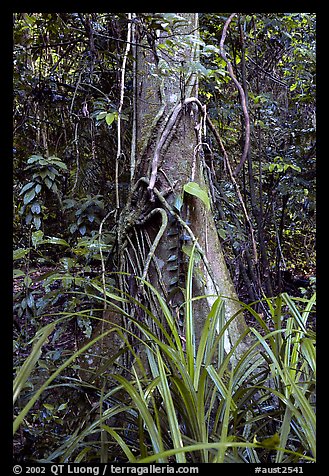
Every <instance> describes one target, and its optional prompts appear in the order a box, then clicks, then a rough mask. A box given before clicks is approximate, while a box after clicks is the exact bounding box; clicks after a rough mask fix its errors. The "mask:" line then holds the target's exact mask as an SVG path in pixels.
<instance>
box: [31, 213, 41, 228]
mask: <svg viewBox="0 0 329 476" xmlns="http://www.w3.org/2000/svg"><path fill="white" fill-rule="evenodd" d="M33 223H34V226H35V227H36V229H37V230H39V229H40V226H41V218H40V217H39V216H34V217H33Z"/></svg>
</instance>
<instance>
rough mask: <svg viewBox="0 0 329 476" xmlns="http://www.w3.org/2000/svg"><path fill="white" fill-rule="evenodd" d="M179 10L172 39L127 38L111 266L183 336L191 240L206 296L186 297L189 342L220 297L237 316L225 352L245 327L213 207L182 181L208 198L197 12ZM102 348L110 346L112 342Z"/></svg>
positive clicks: (198, 287)
mask: <svg viewBox="0 0 329 476" xmlns="http://www.w3.org/2000/svg"><path fill="white" fill-rule="evenodd" d="M181 16H182V17H184V20H185V21H184V22H177V24H176V26H173V28H172V34H174V35H175V36H174V40H173V36H172V34H170V35H169V34H168V33H167V32H166V31H160V32H157V37H156V38H154V36H153V37H152V41H153V42H151V43H150V41H149V40H150V39H149V38H148V37H147V36H146V31H145V30H143V28H142V27H140V28H139V30H138V31H137V32H136V34H137V37H136V38H135V40H134V41H135V42H136V43H138V44H140V46H139V47H137V49H136V50H137V51H136V81H135V84H136V91H135V101H136V103H135V119H136V124H135V130H136V134H135V136H136V144H135V145H134V146H133V150H136V157H133V173H132V175H133V180H132V186H131V194H130V197H129V200H128V201H127V204H126V206H125V208H124V209H123V211H122V213H121V215H120V219H119V224H118V230H117V256H118V263H117V266H118V269H119V270H120V271H121V272H122V273H126V275H123V274H121V275H120V282H119V285H120V288H121V289H122V291H125V292H127V293H128V294H129V295H130V296H132V297H134V298H136V299H137V300H139V301H141V302H143V303H145V305H147V306H148V308H149V309H151V311H152V313H153V314H154V315H155V316H156V317H158V318H159V319H161V311H160V310H159V305H158V303H157V302H156V301H153V298H152V295H150V293H148V292H147V289H145V287H143V286H141V285H140V281H138V280H135V279H134V277H135V276H139V277H142V278H144V279H146V280H147V281H149V282H150V283H151V284H152V285H153V286H154V287H155V288H156V289H157V290H158V291H159V292H160V293H161V295H162V296H163V297H164V299H165V300H166V302H167V305H168V306H169V308H170V309H171V311H172V313H173V315H174V316H176V318H177V319H178V323H179V325H180V326H181V332H182V336H183V334H184V318H183V316H182V315H180V313H179V309H180V306H181V304H182V303H183V301H184V295H183V292H182V290H181V289H182V287H184V284H185V282H184V280H185V277H186V272H187V259H186V256H185V255H184V253H183V252H182V245H184V244H186V243H189V244H191V243H193V242H195V241H197V246H198V249H199V251H200V253H201V256H202V259H200V260H199V262H198V264H195V273H194V277H193V295H194V296H198V295H200V296H205V295H206V296H207V298H206V299H202V300H196V301H195V302H194V303H193V316H194V326H195V333H196V343H198V340H199V338H200V335H201V331H202V328H203V325H204V321H205V319H206V316H207V314H208V313H209V311H210V309H211V306H212V304H213V303H214V301H215V299H216V297H217V296H218V295H221V296H223V299H224V300H225V315H226V319H229V318H231V317H232V316H233V315H234V314H238V316H237V317H236V318H235V319H234V320H233V321H232V324H231V325H230V327H229V330H228V332H226V333H225V350H226V352H229V351H230V350H231V348H232V345H234V343H235V342H236V341H237V340H238V339H239V337H240V336H241V335H242V334H243V332H244V331H245V330H246V323H245V320H244V317H243V314H242V312H241V307H240V304H239V303H238V297H237V294H236V292H235V289H234V286H233V282H232V280H231V277H230V275H229V272H228V269H227V267H226V263H225V259H224V256H223V253H222V249H221V244H220V239H219V236H218V233H217V230H216V226H215V222H214V218H213V213H212V210H211V208H210V209H207V207H206V205H205V203H203V202H202V201H201V200H200V199H199V198H198V197H196V196H192V195H189V194H187V193H184V192H183V190H184V185H185V184H187V183H189V182H196V183H197V184H198V185H199V186H200V187H201V188H202V189H203V190H205V191H206V193H207V195H208V197H209V200H211V198H210V194H209V190H208V188H209V187H208V184H207V182H206V179H205V177H206V173H205V172H206V169H205V167H206V166H205V163H204V160H203V151H202V130H201V129H203V127H205V110H204V109H203V107H202V105H201V103H200V102H199V100H198V98H197V91H198V78H197V75H196V74H195V64H196V60H197V59H198V58H197V55H198V51H197V44H198V43H197V39H198V36H197V35H198V33H197V14H195V13H184V14H181ZM169 39H170V41H171V42H173V41H174V43H171V44H172V45H173V50H172V51H169V50H166V49H165V48H163V47H161V45H165V44H166V40H169ZM159 45H160V46H159ZM200 128H201V129H200ZM126 276H128V277H126ZM127 311H128V312H129V314H131V315H133V317H135V318H136V319H138V320H141V319H145V318H147V316H146V315H143V313H142V312H141V310H140V309H132V308H129V309H127ZM106 318H107V319H109V320H110V321H111V320H117V319H118V316H117V314H116V313H112V314H111V311H109V310H107V314H106ZM110 337H111V335H110ZM104 347H105V348H107V347H111V348H112V349H113V347H115V345H114V346H113V343H112V344H110V346H104ZM244 350H245V345H244V344H240V345H239V346H238V349H237V352H236V355H235V357H234V359H235V358H237V357H238V355H239V354H240V353H241V352H243V351H244Z"/></svg>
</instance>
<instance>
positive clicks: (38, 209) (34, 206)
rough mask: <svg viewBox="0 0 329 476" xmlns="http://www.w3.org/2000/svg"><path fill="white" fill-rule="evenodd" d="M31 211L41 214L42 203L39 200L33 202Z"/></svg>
mask: <svg viewBox="0 0 329 476" xmlns="http://www.w3.org/2000/svg"><path fill="white" fill-rule="evenodd" d="M31 212H32V213H34V214H35V215H39V213H40V212H41V207H40V203H38V202H34V203H32V205H31Z"/></svg>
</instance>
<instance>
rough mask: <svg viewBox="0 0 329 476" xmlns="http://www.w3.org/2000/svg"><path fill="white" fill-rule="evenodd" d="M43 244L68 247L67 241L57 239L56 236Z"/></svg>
mask: <svg viewBox="0 0 329 476" xmlns="http://www.w3.org/2000/svg"><path fill="white" fill-rule="evenodd" d="M44 243H49V244H51V245H63V246H70V245H69V244H68V242H67V241H65V240H63V239H62V238H57V237H56V236H50V237H49V238H47V239H46V240H44Z"/></svg>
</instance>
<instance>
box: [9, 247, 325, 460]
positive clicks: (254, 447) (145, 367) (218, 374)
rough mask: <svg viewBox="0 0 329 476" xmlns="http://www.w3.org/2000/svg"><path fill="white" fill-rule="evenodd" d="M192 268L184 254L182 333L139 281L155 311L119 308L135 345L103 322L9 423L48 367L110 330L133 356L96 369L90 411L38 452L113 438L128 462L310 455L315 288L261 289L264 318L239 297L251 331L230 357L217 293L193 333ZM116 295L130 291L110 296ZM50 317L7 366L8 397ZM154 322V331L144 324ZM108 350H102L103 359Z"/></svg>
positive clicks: (77, 450)
mask: <svg viewBox="0 0 329 476" xmlns="http://www.w3.org/2000/svg"><path fill="white" fill-rule="evenodd" d="M192 276H193V254H192V256H191V259H190V264H189V270H188V275H187V284H186V294H185V295H186V301H185V304H184V307H185V328H184V335H182V332H181V329H180V328H179V326H178V324H177V321H176V319H175V317H174V316H173V315H172V314H171V312H170V310H169V308H168V306H167V304H166V302H165V301H164V299H163V298H162V297H161V295H160V294H159V293H158V291H157V290H156V289H155V288H154V287H153V286H152V285H151V284H150V283H148V282H145V281H144V286H146V287H147V288H148V291H149V292H151V293H152V294H153V297H154V298H155V299H156V301H157V303H158V306H159V309H160V310H161V315H162V319H161V320H159V319H158V318H157V317H155V316H154V315H153V314H152V313H151V312H150V311H148V312H147V316H148V317H147V319H148V322H138V321H137V320H136V319H134V318H132V317H131V316H129V315H127V314H126V315H125V317H126V319H127V318H128V319H130V321H131V322H132V323H133V324H134V327H133V329H135V330H136V332H134V331H129V333H130V337H134V339H135V342H138V346H137V347H138V349H137V350H136V348H135V347H134V348H133V347H132V346H131V344H129V340H128V339H127V337H126V333H127V331H126V329H124V328H123V327H120V326H112V327H111V328H110V329H109V330H107V331H106V332H104V333H103V334H101V335H99V336H97V337H96V338H95V339H93V340H91V341H90V342H88V343H87V345H85V346H84V347H83V348H81V349H80V350H79V351H78V352H76V353H74V354H73V355H72V356H71V357H70V358H69V359H68V360H67V361H66V362H64V363H63V364H62V365H61V366H60V367H59V368H58V369H57V370H56V372H54V373H53V374H52V375H51V376H50V377H49V378H48V379H47V380H46V381H45V382H44V384H43V385H42V386H40V388H39V389H38V390H37V391H36V392H35V393H34V395H33V396H32V397H31V398H30V399H29V401H28V403H27V404H26V405H25V407H24V408H23V409H21V410H20V412H19V413H18V416H17V417H16V420H15V426H14V428H15V430H17V428H18V427H19V425H20V424H22V422H23V420H24V418H26V416H27V414H28V412H29V411H30V410H31V408H32V407H33V405H34V403H35V402H36V401H37V400H38V398H39V397H40V395H41V393H42V392H44V391H45V390H47V389H49V388H50V384H51V383H52V382H53V381H54V380H55V379H56V377H58V376H59V374H60V373H62V372H63V371H64V370H65V369H66V368H67V367H69V366H70V364H71V363H72V362H74V361H75V360H76V359H77V357H79V356H80V355H82V354H83V353H84V352H86V351H87V350H88V349H89V348H91V347H92V346H93V345H94V344H95V343H96V342H98V341H99V340H101V339H102V338H104V337H105V336H106V335H108V334H109V333H111V332H116V333H117V334H118V335H119V336H120V337H121V339H122V342H123V344H124V346H125V351H126V352H129V353H130V354H131V356H133V360H134V364H133V365H132V367H131V368H129V369H128V368H124V369H121V371H120V372H109V371H108V370H107V371H106V370H104V369H103V370H102V375H101V376H100V375H98V377H102V380H103V382H105V383H104V385H103V387H102V388H100V389H98V394H99V405H98V409H99V413H98V416H96V417H95V419H94V420H93V421H92V422H91V423H89V424H86V423H85V422H84V424H83V425H82V424H81V425H80V426H78V427H77V428H76V429H75V432H74V433H73V434H72V436H71V438H66V439H65V441H64V443H63V445H62V446H61V447H60V448H58V449H57V450H56V451H55V452H54V453H53V454H52V455H50V456H48V457H47V458H45V459H44V460H43V461H48V462H50V461H54V460H56V461H57V460H60V461H64V462H70V461H74V462H80V461H88V460H89V455H90V454H93V458H96V459H98V461H101V462H107V461H109V460H113V455H114V454H118V448H120V451H121V457H120V460H121V461H127V462H130V463H136V462H138V463H149V462H159V463H168V462H177V463H186V462H205V463H207V462H218V463H221V462H237V463H238V462H239V463H241V462H245V463H248V462H252V463H258V462H264V461H272V462H278V463H288V462H301V461H315V411H314V398H315V390H314V388H315V372H316V368H315V335H314V333H312V332H311V331H308V325H307V323H308V319H309V316H310V313H311V311H312V308H313V306H314V305H315V296H313V297H312V298H311V299H310V300H308V301H307V300H303V299H293V298H291V297H289V296H288V295H287V294H282V295H280V296H278V297H277V298H273V299H266V300H265V301H264V304H265V305H266V306H267V308H268V311H269V314H270V316H271V319H269V320H268V321H266V322H265V321H264V319H263V318H262V317H261V316H260V315H259V314H258V313H256V312H255V311H254V309H253V308H252V306H250V305H245V304H243V303H241V312H249V313H250V314H251V315H252V316H253V317H254V320H255V327H250V328H249V329H248V330H247V332H246V334H247V333H249V335H250V336H253V343H252V345H251V346H250V347H249V348H248V350H247V351H245V352H244V354H243V355H242V356H240V357H239V361H238V362H237V363H236V364H235V365H234V367H232V365H231V362H232V360H231V357H232V355H233V354H234V353H235V351H236V348H237V346H238V345H239V343H240V342H241V340H243V339H244V338H245V335H243V336H240V339H239V340H238V341H237V342H236V344H235V345H234V346H233V347H232V349H231V351H230V353H229V354H227V355H226V354H225V352H224V334H225V332H226V331H227V329H228V328H229V326H230V323H231V322H232V320H233V319H235V318H236V317H237V315H234V316H232V317H231V319H230V320H229V321H227V322H225V317H224V316H225V312H224V306H225V302H224V300H223V299H222V298H221V297H217V298H216V300H215V302H214V304H213V305H212V308H211V310H210V312H209V314H208V315H206V316H205V320H204V327H203V330H202V333H201V336H197V335H196V332H195V327H194V321H193V299H196V298H193V296H192ZM113 298H114V295H113V294H112V293H107V296H106V299H108V300H109V305H111V306H112V307H115V308H116V309H117V311H118V312H122V310H121V308H120V307H119V306H116V305H115V304H113ZM200 298H202V297H198V299H200ZM203 298H206V297H205V296H204V297H203ZM122 299H126V300H127V301H129V300H132V298H130V297H129V296H125V297H124V298H123V297H122V296H120V297H117V300H119V301H120V300H121V301H122ZM134 303H135V304H137V305H138V303H136V301H134ZM139 305H140V306H142V305H141V304H139ZM302 306H305V307H304V309H303V310H302V311H300V310H299V307H302ZM143 308H144V306H143ZM144 309H145V308H144ZM63 319H64V318H63ZM59 321H60V320H59ZM256 323H257V325H256ZM55 324H56V323H53V324H51V325H49V326H47V327H45V328H44V329H42V330H41V331H40V332H39V336H38V337H39V339H38V340H37V343H36V344H35V347H34V348H33V350H32V353H31V355H30V357H29V358H28V359H27V361H26V363H25V364H24V365H23V366H22V368H21V369H20V370H19V372H18V374H17V376H16V379H15V382H14V386H15V397H17V396H18V395H19V393H20V390H21V389H22V388H23V386H24V383H25V382H26V380H27V379H28V378H29V375H30V374H31V372H32V371H33V368H34V366H35V364H36V362H37V361H38V359H39V357H40V349H41V347H42V344H43V343H44V342H45V340H46V338H47V336H48V335H49V333H50V332H51V330H52V329H53V328H54V326H55ZM154 325H155V327H156V328H157V330H158V331H160V333H159V332H156V333H155V332H154V331H152V329H154ZM218 329H220V331H219V332H218ZM160 334H161V335H162V337H161V339H160V338H159V337H158V336H159V335H160ZM121 354H122V351H120V352H118V356H119V355H121ZM145 356H146V357H145ZM115 359H116V356H112V359H111V360H112V361H114V360H115ZM105 389H106V390H105ZM96 391H97V389H96ZM114 422H115V423H114ZM118 422H121V423H120V424H118ZM91 435H93V436H94V441H93V442H90V437H91ZM97 435H98V436H99V439H98V440H97V439H95V437H97Z"/></svg>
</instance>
